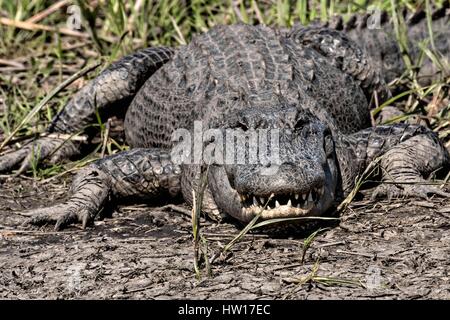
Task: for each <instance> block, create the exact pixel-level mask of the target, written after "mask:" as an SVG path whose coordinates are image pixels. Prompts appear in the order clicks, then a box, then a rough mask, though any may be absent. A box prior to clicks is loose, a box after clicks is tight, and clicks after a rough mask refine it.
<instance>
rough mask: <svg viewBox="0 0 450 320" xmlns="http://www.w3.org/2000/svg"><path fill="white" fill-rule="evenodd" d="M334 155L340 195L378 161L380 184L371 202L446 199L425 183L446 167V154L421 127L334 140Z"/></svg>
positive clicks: (383, 128)
mask: <svg viewBox="0 0 450 320" xmlns="http://www.w3.org/2000/svg"><path fill="white" fill-rule="evenodd" d="M336 153H337V156H338V161H339V165H340V169H341V176H342V182H343V189H344V193H348V192H350V191H351V189H352V188H353V186H354V182H355V179H356V178H357V176H358V175H361V174H362V173H363V172H364V170H365V169H366V168H367V166H368V165H369V164H370V163H371V162H372V161H374V160H376V159H378V160H379V161H378V165H379V168H380V169H381V172H380V174H381V184H380V185H379V186H378V187H377V188H376V189H375V191H374V193H373V198H377V197H383V196H387V197H389V198H398V197H403V196H406V197H422V198H426V197H427V196H429V195H433V194H435V195H439V196H443V197H449V196H450V194H449V193H446V192H444V191H442V190H441V189H439V188H438V187H435V186H432V185H430V184H429V183H428V182H427V181H426V180H425V178H426V177H428V176H429V175H430V174H432V173H433V172H436V171H438V170H439V169H441V168H444V167H448V165H449V163H450V157H449V154H448V152H447V150H446V149H445V147H444V146H443V145H442V143H441V142H440V141H439V139H438V137H437V135H436V134H435V133H434V132H432V131H430V130H428V129H426V128H425V127H422V126H418V125H408V124H396V125H391V126H378V127H373V128H369V129H365V130H362V131H360V132H357V133H355V134H352V135H349V136H340V137H337V139H336ZM352 159H353V160H352Z"/></svg>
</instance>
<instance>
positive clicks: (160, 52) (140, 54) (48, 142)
mask: <svg viewBox="0 0 450 320" xmlns="http://www.w3.org/2000/svg"><path fill="white" fill-rule="evenodd" d="M173 53H174V50H173V49H171V48H146V49H143V50H140V51H137V52H135V53H133V54H130V55H128V56H125V57H123V58H121V59H120V60H118V61H116V62H114V63H112V64H111V65H110V66H109V67H108V68H107V69H105V70H104V71H103V72H102V73H100V74H99V75H98V76H97V77H96V78H95V79H93V80H92V81H90V82H89V83H88V84H86V86H84V87H83V88H82V89H81V90H80V91H78V92H77V93H76V94H75V95H74V97H73V98H72V99H71V100H70V101H69V102H68V103H67V105H66V106H65V107H64V108H63V109H62V110H61V112H60V113H59V114H58V115H56V116H55V117H54V118H53V120H52V123H51V125H50V126H49V128H48V129H47V133H49V135H48V136H47V137H43V138H40V139H37V140H35V141H33V142H32V143H30V144H27V145H25V146H23V147H22V148H21V149H19V150H17V151H15V152H11V153H8V154H5V155H3V156H0V172H3V171H10V170H12V169H13V168H15V167H16V166H18V165H20V168H19V170H18V173H22V172H24V171H25V170H27V169H29V168H30V167H31V164H32V163H33V161H34V162H38V161H40V160H43V159H48V160H49V162H50V163H57V162H58V161H60V160H61V159H65V158H69V157H71V156H73V155H76V154H77V153H78V147H79V143H77V140H76V139H74V138H72V136H73V135H75V134H78V133H82V132H83V131H84V130H85V129H86V127H88V126H89V125H90V124H92V123H93V122H94V121H95V119H96V116H97V115H98V114H100V115H105V114H108V115H109V116H111V115H117V114H118V113H120V112H121V111H122V112H123V110H122V109H123V107H124V106H127V105H128V103H129V100H131V99H132V98H133V97H134V96H135V95H136V93H137V91H138V90H139V89H140V88H141V86H142V85H143V84H144V82H145V81H146V80H147V79H148V78H150V76H151V75H152V74H153V73H154V72H155V71H156V70H158V69H159V68H160V67H161V66H162V65H164V63H166V62H167V61H169V60H170V58H171V57H172V55H173Z"/></svg>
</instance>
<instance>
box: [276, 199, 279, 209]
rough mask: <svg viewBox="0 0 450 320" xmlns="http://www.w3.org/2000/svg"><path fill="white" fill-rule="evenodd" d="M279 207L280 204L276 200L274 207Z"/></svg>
mask: <svg viewBox="0 0 450 320" xmlns="http://www.w3.org/2000/svg"><path fill="white" fill-rule="evenodd" d="M279 206H280V203H279V202H278V200H277V201H275V207H277V208H278V207H279Z"/></svg>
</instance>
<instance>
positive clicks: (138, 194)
mask: <svg viewBox="0 0 450 320" xmlns="http://www.w3.org/2000/svg"><path fill="white" fill-rule="evenodd" d="M180 173H181V169H180V166H178V165H174V164H173V163H172V162H171V160H170V153H169V151H165V150H161V149H133V150H131V151H125V152H121V153H118V154H117V155H113V156H109V157H106V158H104V159H101V160H98V161H97V162H95V163H93V164H91V165H89V166H88V167H86V168H84V169H82V170H81V171H80V172H79V173H78V174H77V175H76V177H75V179H74V181H73V184H72V187H71V196H70V197H69V198H68V199H67V200H66V201H65V202H63V203H61V204H57V205H54V206H51V207H47V208H40V209H34V210H30V211H28V212H27V215H30V216H32V218H31V219H30V220H29V221H28V222H27V223H31V224H34V225H44V224H50V223H55V229H56V230H59V229H61V228H63V227H65V226H67V225H69V224H72V223H78V222H79V223H82V226H83V228H84V227H86V226H87V225H88V224H89V223H91V222H93V220H94V218H95V217H96V216H97V214H98V213H99V212H100V211H101V210H102V209H103V208H104V206H105V204H106V203H107V202H108V201H114V200H115V201H120V200H124V199H137V200H142V199H155V198H159V197H167V198H169V199H170V198H172V197H176V196H178V195H179V194H180V190H181V189H180Z"/></svg>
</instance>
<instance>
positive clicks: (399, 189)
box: [372, 182, 450, 200]
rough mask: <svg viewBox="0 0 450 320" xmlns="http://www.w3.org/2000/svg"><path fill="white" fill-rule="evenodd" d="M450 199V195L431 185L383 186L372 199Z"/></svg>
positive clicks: (375, 191)
mask: <svg viewBox="0 0 450 320" xmlns="http://www.w3.org/2000/svg"><path fill="white" fill-rule="evenodd" d="M433 195H436V196H440V197H444V198H450V193H448V192H445V191H442V190H441V189H439V188H437V187H433V186H429V185H423V184H420V182H418V184H398V185H395V184H381V185H379V186H378V187H377V188H375V190H374V192H373V194H372V199H373V200H374V199H377V198H383V197H387V198H388V199H389V200H391V199H395V198H422V199H428V198H429V197H430V196H433Z"/></svg>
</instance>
